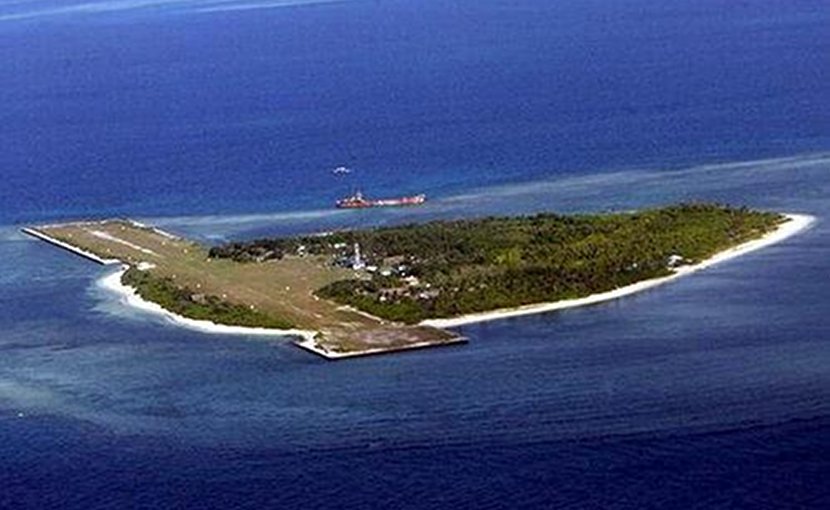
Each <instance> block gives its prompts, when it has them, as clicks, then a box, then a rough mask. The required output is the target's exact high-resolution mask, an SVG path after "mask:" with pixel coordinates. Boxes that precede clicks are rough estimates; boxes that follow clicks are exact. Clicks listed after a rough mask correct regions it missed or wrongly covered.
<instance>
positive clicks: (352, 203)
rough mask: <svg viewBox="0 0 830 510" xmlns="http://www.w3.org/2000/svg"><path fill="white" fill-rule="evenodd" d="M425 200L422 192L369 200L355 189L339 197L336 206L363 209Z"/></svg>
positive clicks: (396, 205)
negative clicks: (409, 195)
mask: <svg viewBox="0 0 830 510" xmlns="http://www.w3.org/2000/svg"><path fill="white" fill-rule="evenodd" d="M426 201H427V196H426V195H424V194H421V195H414V196H411V197H399V198H382V199H378V200H370V199H368V198H366V197H364V196H363V193H361V192H360V191H357V192H355V193H354V195H351V196H349V197H346V198H341V199H340V200H338V201H337V207H338V208H340V209H365V208H368V207H401V206H406V205H421V204H423V203H424V202H426Z"/></svg>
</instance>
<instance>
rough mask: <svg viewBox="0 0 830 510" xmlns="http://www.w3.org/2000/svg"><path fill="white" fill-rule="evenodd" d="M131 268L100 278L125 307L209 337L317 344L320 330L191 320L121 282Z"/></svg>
mask: <svg viewBox="0 0 830 510" xmlns="http://www.w3.org/2000/svg"><path fill="white" fill-rule="evenodd" d="M128 267H129V266H127V265H126V264H123V265H122V266H121V268H120V269H119V270H118V271H116V272H114V273H110V274H108V275H106V276H104V277H102V278H100V279H99V280H98V281H97V282H96V283H97V285H98V286H99V287H101V288H102V289H105V290H108V291H110V292H112V293H114V294H115V295H117V296H118V297H119V298H120V299H119V301H121V302H122V303H123V304H126V305H128V306H131V307H133V308H136V309H139V310H141V311H143V312H147V313H151V314H154V315H157V316H161V317H163V318H165V319H167V320H168V321H169V322H172V323H173V324H175V325H177V326H182V327H185V328H188V329H191V330H195V331H199V332H202V333H209V334H219V335H256V336H283V337H301V338H303V339H304V340H306V341H308V340H312V341H313V338H314V335H315V334H317V332H316V331H310V330H304V329H272V328H254V327H248V326H230V325H227V324H216V323H215V322H211V321H208V320H200V319H190V318H188V317H185V316H183V315H179V314H177V313H173V312H171V311H169V310H167V309H165V308H163V307H162V306H161V305H159V304H157V303H153V302H152V301H147V300H146V299H144V298H142V297H141V296H139V295H138V293H137V292H136V291H135V289H134V288H133V287H130V286H128V285H124V284H123V283H121V276H123V275H124V273H125V272H126V271H127V269H128Z"/></svg>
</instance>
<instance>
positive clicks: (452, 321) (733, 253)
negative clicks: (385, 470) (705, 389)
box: [67, 214, 815, 358]
mask: <svg viewBox="0 0 830 510" xmlns="http://www.w3.org/2000/svg"><path fill="white" fill-rule="evenodd" d="M786 216H787V218H789V221H787V222H785V223H783V224H781V225H780V226H779V227H778V229H776V230H775V231H773V232H770V233H769V234H767V235H765V236H764V237H762V238H760V239H756V240H753V241H749V242H746V243H744V244H741V245H739V246H736V247H734V248H730V249H728V250H725V251H722V252H720V253H718V254H716V255H714V256H713V257H711V258H709V259H706V260H704V261H702V262H700V263H698V264H694V265H690V266H683V267H680V268H679V269H677V270H676V271H675V273H674V274H672V275H669V276H665V277H662V278H654V279H651V280H645V281H642V282H638V283H635V284H632V285H628V286H626V287H621V288H618V289H615V290H612V291H608V292H603V293H600V294H593V295H590V296H586V297H584V298H579V299H569V300H563V301H556V302H553V303H538V304H533V305H526V306H521V307H517V308H509V309H502V310H494V311H492V312H483V313H476V314H469V315H463V316H460V317H454V318H449V319H429V320H425V321H423V322H421V323H420V324H421V325H423V326H432V327H436V328H452V327H457V326H463V325H465V324H473V323H478V322H486V321H493V320H499V319H506V318H510V317H519V316H522V315H530V314H537V313H545V312H551V311H555V310H563V309H566V308H574V307H577V306H585V305H592V304H596V303H601V302H603V301H609V300H612V299H618V298H621V297H624V296H628V295H631V294H634V293H637V292H640V291H644V290H647V289H651V288H653V287H656V286H658V285H662V284H664V283H667V282H670V281H672V280H674V279H676V278H680V277H682V276H685V275H689V274H692V273H694V272H696V271H699V270H701V269H705V268H707V267H710V266H712V265H715V264H718V263H720V262H724V261H727V260H731V259H733V258H736V257H739V256H741V255H744V254H746V253H749V252H752V251H755V250H758V249H761V248H763V247H766V246H770V245H772V244H775V243H777V242H780V241H783V240H784V239H787V238H788V237H790V236H792V235H795V234H797V233H798V232H801V231H803V230H805V229H807V228H809V227H810V225H812V224H813V222H814V221H815V217H813V216H809V215H804V214H787V215H786ZM67 247H68V248H73V247H70V246H68V245H67ZM85 255H86V254H85ZM108 262H109V263H112V262H110V261H108ZM126 270H127V266H122V267H121V269H120V270H119V271H117V272H114V273H111V274H109V275H107V276H105V277H104V278H102V279H101V280H99V285H100V286H101V287H103V288H104V289H107V290H109V291H111V292H114V293H115V294H117V295H118V296H120V297H121V300H122V302H123V303H125V304H127V305H129V306H132V307H135V308H137V309H140V310H143V311H145V312H148V313H152V314H155V315H158V316H162V317H164V318H166V319H167V320H169V321H170V322H172V323H174V324H177V325H179V326H183V327H186V328H189V329H193V330H197V331H201V332H204V333H211V334H226V335H267V336H292V337H300V338H301V340H298V341H297V342H295V343H296V344H297V345H300V346H301V347H304V348H306V349H308V350H311V351H314V352H316V353H318V354H321V355H324V356H326V357H329V358H346V357H351V356H356V355H366V354H372V353H373V352H374V351H377V352H383V351H384V349H369V350H367V351H365V352H364V351H360V352H358V353H337V352H334V351H325V350H321V349H320V348H319V347H317V346H316V342H315V340H314V335H315V334H316V332H315V331H310V330H301V329H268V328H250V327H243V326H227V325H223V324H216V323H213V322H210V321H205V320H195V319H189V318H187V317H182V316H180V315H177V314H175V313H173V312H170V311H168V310H165V309H164V308H162V307H161V306H160V305H158V304H156V303H152V302H149V301H145V300H144V299H142V298H141V297H140V296H139V295H138V294H137V293H136V292H135V289H133V288H132V287H129V286H126V285H124V284H122V283H121V276H122V275H123V274H124V272H125V271H126ZM424 346H426V345H424ZM411 347H412V348H418V347H421V345H413V346H411Z"/></svg>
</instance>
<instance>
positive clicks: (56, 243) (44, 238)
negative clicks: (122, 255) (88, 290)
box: [20, 228, 121, 266]
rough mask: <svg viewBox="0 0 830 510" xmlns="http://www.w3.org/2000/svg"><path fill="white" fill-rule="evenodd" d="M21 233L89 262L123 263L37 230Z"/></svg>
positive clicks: (103, 263) (25, 229) (105, 264)
mask: <svg viewBox="0 0 830 510" xmlns="http://www.w3.org/2000/svg"><path fill="white" fill-rule="evenodd" d="M20 231H21V232H23V233H24V234H27V235H30V236H32V237H35V238H37V239H40V240H41V241H44V242H47V243H49V244H51V245H54V246H57V247H58V248H63V249H64V250H67V251H70V252H72V253H74V254H76V255H80V256H81V257H84V258H85V259H89V260H91V261H93V262H95V263H98V264H101V265H102V266H112V265H115V264H120V263H121V261H120V260H118V259H104V258H101V257H99V256H98V255H95V254H94V253H90V252H88V251H86V250H82V249H81V248H78V247H77V246H72V245H71V244H69V243H65V242H63V241H60V240H58V239H55V238H54V237H52V236H48V235H46V234H44V233H43V232H40V231H39V230H35V229H33V228H21V229H20Z"/></svg>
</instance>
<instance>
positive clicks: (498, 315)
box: [418, 213, 816, 329]
mask: <svg viewBox="0 0 830 510" xmlns="http://www.w3.org/2000/svg"><path fill="white" fill-rule="evenodd" d="M783 216H784V217H786V218H787V219H788V221H785V222H784V223H782V224H780V225H779V226H778V228H777V229H775V230H773V231H772V232H768V233H767V234H765V235H764V236H763V237H760V238H758V239H753V240H752V241H747V242H745V243H743V244H739V245H737V246H734V247H732V248H728V249H726V250H724V251H721V252H718V253H716V254H715V255H713V256H711V257H709V258H708V259H706V260H703V261H701V262H698V263H697V264H693V265H690V266H682V267H680V268H678V269H677V270H675V272H674V273H673V274H670V275H668V276H662V277H659V278H652V279H650V280H643V281H640V282H637V283H632V284H631V285H626V286H625V287H619V288H617V289H614V290H609V291H606V292H601V293H598V294H591V295H589V296H585V297H581V298H575V299H565V300H561V301H553V302H548V303H535V304H530V305H523V306H519V307H515V308H502V309H500V310H492V311H489V312H479V313H472V314H467V315H461V316H458V317H450V318H446V319H426V320H423V321H421V322H419V323H418V324H419V325H420V326H431V327H434V328H441V329H444V328H454V327H458V326H465V325H468V324H477V323H480V322H489V321H495V320H500V319H509V318H512V317H521V316H524V315H534V314H539V313H546V312H553V311H556V310H565V309H568V308H576V307H579V306H587V305H593V304H597V303H603V302H605V301H611V300H614V299H619V298H621V297H625V296H630V295H632V294H636V293H637V292H642V291H644V290H648V289H651V288H654V287H657V286H659V285H663V284H664V283H668V282H670V281H672V280H675V279H677V278H680V277H683V276H686V275H690V274H692V273H695V272H697V271H700V270H702V269H706V268H707V267H711V266H713V265H715V264H719V263H721V262H725V261H727V260H731V259H734V258H736V257H740V256H741V255H745V254H747V253H750V252H752V251H755V250H759V249H761V248H764V247H767V246H771V245H773V244H775V243H778V242H781V241H783V240H785V239H787V238H789V237H791V236H793V235H795V234H798V233H799V232H802V231H804V230H806V229H808V228H809V227H810V226H812V225H813V224H814V223H815V221H816V217H815V216H811V215H808V214H786V213H785V214H783Z"/></svg>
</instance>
